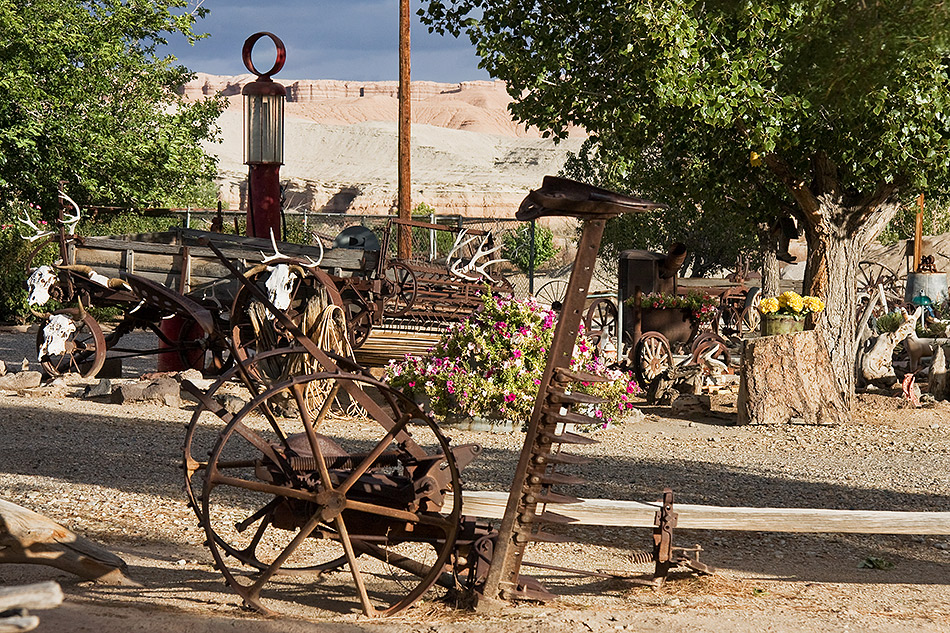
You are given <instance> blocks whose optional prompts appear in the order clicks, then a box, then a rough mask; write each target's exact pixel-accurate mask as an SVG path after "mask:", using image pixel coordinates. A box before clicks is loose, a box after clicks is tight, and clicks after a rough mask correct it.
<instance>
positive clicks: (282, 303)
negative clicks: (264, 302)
mask: <svg viewBox="0 0 950 633" xmlns="http://www.w3.org/2000/svg"><path fill="white" fill-rule="evenodd" d="M267 270H268V271H270V276H269V277H268V278H267V282H266V283H265V284H264V286H265V287H266V288H267V298H268V299H270V302H271V303H273V304H274V306H275V307H276V308H277V309H278V310H286V309H287V308H289V307H290V293H291V292H292V291H293V289H294V275H293V272H292V271H291V269H290V266H289V265H287V264H277V265H276V266H268V267H267Z"/></svg>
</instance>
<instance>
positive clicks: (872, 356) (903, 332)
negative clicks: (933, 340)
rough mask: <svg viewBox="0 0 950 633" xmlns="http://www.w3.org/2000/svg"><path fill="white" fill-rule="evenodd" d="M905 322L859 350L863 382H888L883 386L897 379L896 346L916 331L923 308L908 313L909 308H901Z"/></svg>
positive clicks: (891, 383) (873, 339) (868, 342)
mask: <svg viewBox="0 0 950 633" xmlns="http://www.w3.org/2000/svg"><path fill="white" fill-rule="evenodd" d="M900 312H901V315H903V317H904V320H903V322H902V323H901V324H900V325H899V326H898V327H897V330H896V331H894V332H884V333H883V334H881V335H880V336H878V337H876V338H871V339H869V340H868V341H867V342H866V343H865V345H864V348H863V349H861V350H860V351H859V352H858V355H859V358H860V362H859V367H860V369H861V372H860V375H859V377H860V378H861V381H860V382H862V383H863V384H867V383H881V382H884V383H887V384H885V385H883V386H891V385H893V384H894V383H895V382H896V381H897V377H896V376H895V375H894V366H893V365H892V364H891V361H892V359H893V358H894V348H895V347H896V346H897V344H898V343H900V342H901V341H903V340H904V339H906V338H907V337H908V336H910V335H911V334H913V333H914V330H915V329H916V327H917V319H919V318H920V315H921V314H922V313H923V308H917V310H916V311H915V312H914V313H913V314H907V310H905V309H903V308H901V310H900Z"/></svg>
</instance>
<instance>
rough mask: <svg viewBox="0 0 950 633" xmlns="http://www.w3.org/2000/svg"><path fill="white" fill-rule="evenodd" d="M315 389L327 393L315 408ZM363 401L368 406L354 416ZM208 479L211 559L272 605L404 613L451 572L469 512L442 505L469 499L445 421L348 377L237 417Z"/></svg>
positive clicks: (285, 388) (258, 605) (287, 391)
mask: <svg viewBox="0 0 950 633" xmlns="http://www.w3.org/2000/svg"><path fill="white" fill-rule="evenodd" d="M312 392H316V393H320V394H324V400H323V404H322V406H320V407H319V408H318V409H316V410H314V407H313V406H312V403H311V402H310V401H309V398H308V394H309V393H312ZM354 401H355V402H356V403H357V404H359V405H360V406H359V407H358V409H359V411H361V412H362V414H356V415H353V414H352V413H348V412H351V411H352V407H350V406H349V405H350V404H352V403H353V402H354ZM410 426H411V435H410V432H409V431H410ZM201 479H202V489H201V497H200V510H199V515H200V519H201V523H202V525H203V526H204V528H205V531H206V534H207V537H208V544H209V547H210V549H211V553H212V556H213V557H214V559H215V561H216V563H217V565H218V567H219V569H220V570H221V571H222V573H223V574H224V576H225V579H226V581H227V583H228V585H230V586H231V587H232V589H234V590H235V591H236V592H237V593H238V594H239V595H240V596H241V597H242V598H243V599H244V602H245V603H246V604H247V605H248V606H250V607H252V608H255V609H257V610H259V611H261V612H264V613H272V612H279V611H280V610H281V603H282V602H286V601H294V602H295V603H301V602H302V603H306V604H310V605H311V606H313V607H314V608H324V609H330V610H341V609H347V608H352V605H353V603H354V600H353V598H356V599H357V600H358V604H360V606H361V607H362V610H363V612H364V613H365V614H367V615H389V614H392V613H395V612H398V611H400V610H402V609H404V608H406V607H407V606H409V605H410V604H412V603H413V602H414V601H415V600H417V599H418V598H419V597H420V596H421V595H422V594H423V593H425V592H426V591H427V590H428V589H430V588H431V587H432V585H433V584H435V582H436V581H437V580H438V579H439V577H440V576H441V575H442V573H443V572H444V571H445V569H446V564H447V563H448V562H449V559H450V555H451V553H452V551H453V549H454V543H455V540H456V536H457V533H458V529H459V523H460V518H461V503H459V502H456V503H455V505H454V506H452V507H451V509H449V510H448V511H447V513H446V514H444V515H443V514H441V513H440V510H441V509H442V505H443V497H444V494H446V493H453V494H454V497H455V499H456V500H458V499H460V498H461V495H460V483H459V474H458V467H457V464H456V462H455V459H454V458H453V456H452V454H451V452H450V451H449V445H448V441H447V440H446V439H445V437H444V436H443V435H442V433H441V432H440V431H439V429H438V426H437V425H436V424H435V422H434V421H433V420H432V419H431V418H430V417H428V416H427V415H425V414H424V413H423V412H422V411H421V410H420V409H419V408H418V406H417V405H416V404H415V403H413V402H412V401H410V400H408V399H407V398H405V397H404V396H403V395H402V394H401V393H399V392H397V391H395V390H393V389H391V388H390V387H388V386H386V385H385V384H383V383H379V382H377V381H375V380H373V379H372V378H369V377H367V376H363V375H359V374H357V373H350V372H347V371H334V372H320V373H314V374H311V375H308V376H296V377H294V378H292V379H290V380H286V381H283V382H281V383H279V384H275V385H272V386H270V387H268V388H267V389H266V390H264V391H263V392H261V393H260V394H259V395H257V396H256V397H255V398H253V399H252V400H251V401H250V402H249V403H248V404H247V405H246V406H245V407H244V408H243V409H242V410H241V411H240V412H238V413H237V414H236V415H234V416H233V417H230V420H229V422H228V423H227V424H226V426H225V427H224V429H223V430H222V431H221V433H220V435H219V436H218V439H217V442H216V443H215V446H214V448H213V449H212V451H211V455H210V457H209V459H208V462H207V464H206V465H205V467H204V468H203V469H202V470H201ZM194 483H195V482H194V481H192V484H191V485H192V486H194ZM364 554H365V555H366V556H363V555H364ZM334 572H336V573H334ZM347 595H348V596H350V597H349V598H347ZM344 605H345V606H344Z"/></svg>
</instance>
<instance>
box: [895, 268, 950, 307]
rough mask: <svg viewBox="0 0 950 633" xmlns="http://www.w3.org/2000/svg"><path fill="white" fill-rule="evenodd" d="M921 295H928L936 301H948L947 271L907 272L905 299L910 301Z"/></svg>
mask: <svg viewBox="0 0 950 633" xmlns="http://www.w3.org/2000/svg"><path fill="white" fill-rule="evenodd" d="M919 296H924V297H928V298H929V299H930V300H931V301H933V302H934V303H943V302H944V301H946V300H947V273H907V284H906V285H905V286H904V301H906V302H907V303H910V302H912V301H913V300H914V297H919Z"/></svg>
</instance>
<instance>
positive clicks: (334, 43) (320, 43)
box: [170, 0, 488, 82]
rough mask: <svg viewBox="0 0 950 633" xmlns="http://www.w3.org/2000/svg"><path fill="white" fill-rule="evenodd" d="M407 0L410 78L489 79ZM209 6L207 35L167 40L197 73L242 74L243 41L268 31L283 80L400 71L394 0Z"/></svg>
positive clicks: (213, 0)
mask: <svg viewBox="0 0 950 633" xmlns="http://www.w3.org/2000/svg"><path fill="white" fill-rule="evenodd" d="M419 5H420V3H419V2H418V1H414V2H413V3H412V11H413V27H412V78H413V79H414V80H430V81H446V82H456V81H466V80H471V79H487V78H488V75H487V73H485V71H483V70H480V69H479V68H478V58H477V57H476V56H475V50H474V48H473V47H472V46H471V44H470V43H469V42H468V40H467V39H459V40H456V39H454V38H451V37H441V36H439V35H436V34H430V33H428V31H427V30H426V29H425V27H423V26H422V25H421V24H419V20H418V17H416V16H415V11H416V9H418V8H419ZM203 6H205V7H207V8H208V9H210V10H211V13H210V14H209V15H208V17H206V18H205V19H204V20H200V21H199V22H198V25H197V30H198V31H200V32H207V33H210V37H209V38H207V39H204V40H201V41H200V42H198V43H197V44H196V45H195V46H194V47H189V46H188V45H187V44H186V43H185V42H184V41H182V40H180V39H179V40H175V41H172V42H170V52H171V53H172V54H174V55H175V56H176V57H178V59H179V60H180V61H181V63H183V64H184V65H185V66H187V67H188V68H190V69H192V70H194V71H200V72H207V73H212V74H217V75H237V74H241V73H244V72H246V70H245V69H244V66H243V64H242V63H241V47H242V45H243V44H244V40H245V39H246V38H247V37H248V36H249V35H251V34H253V33H255V32H257V31H271V32H273V33H274V34H276V35H277V36H278V37H280V38H281V40H283V42H284V44H285V45H286V47H287V63H286V64H285V65H284V69H283V70H282V71H281V73H280V77H281V78H284V79H351V80H362V81H379V80H395V79H396V78H397V73H398V59H397V56H398V32H397V28H398V19H399V2H398V0H270V1H267V0H258V1H257V2H251V1H248V0H231V1H225V0H205V1H204V2H203ZM272 51H273V49H272V48H271V49H270V50H268V48H267V45H266V40H261V42H260V43H259V44H258V46H257V47H255V50H254V52H255V55H254V59H255V62H256V64H257V66H258V67H259V68H260V67H262V66H265V65H266V66H268V67H269V65H270V63H269V62H270V60H271V59H273V52H272Z"/></svg>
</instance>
